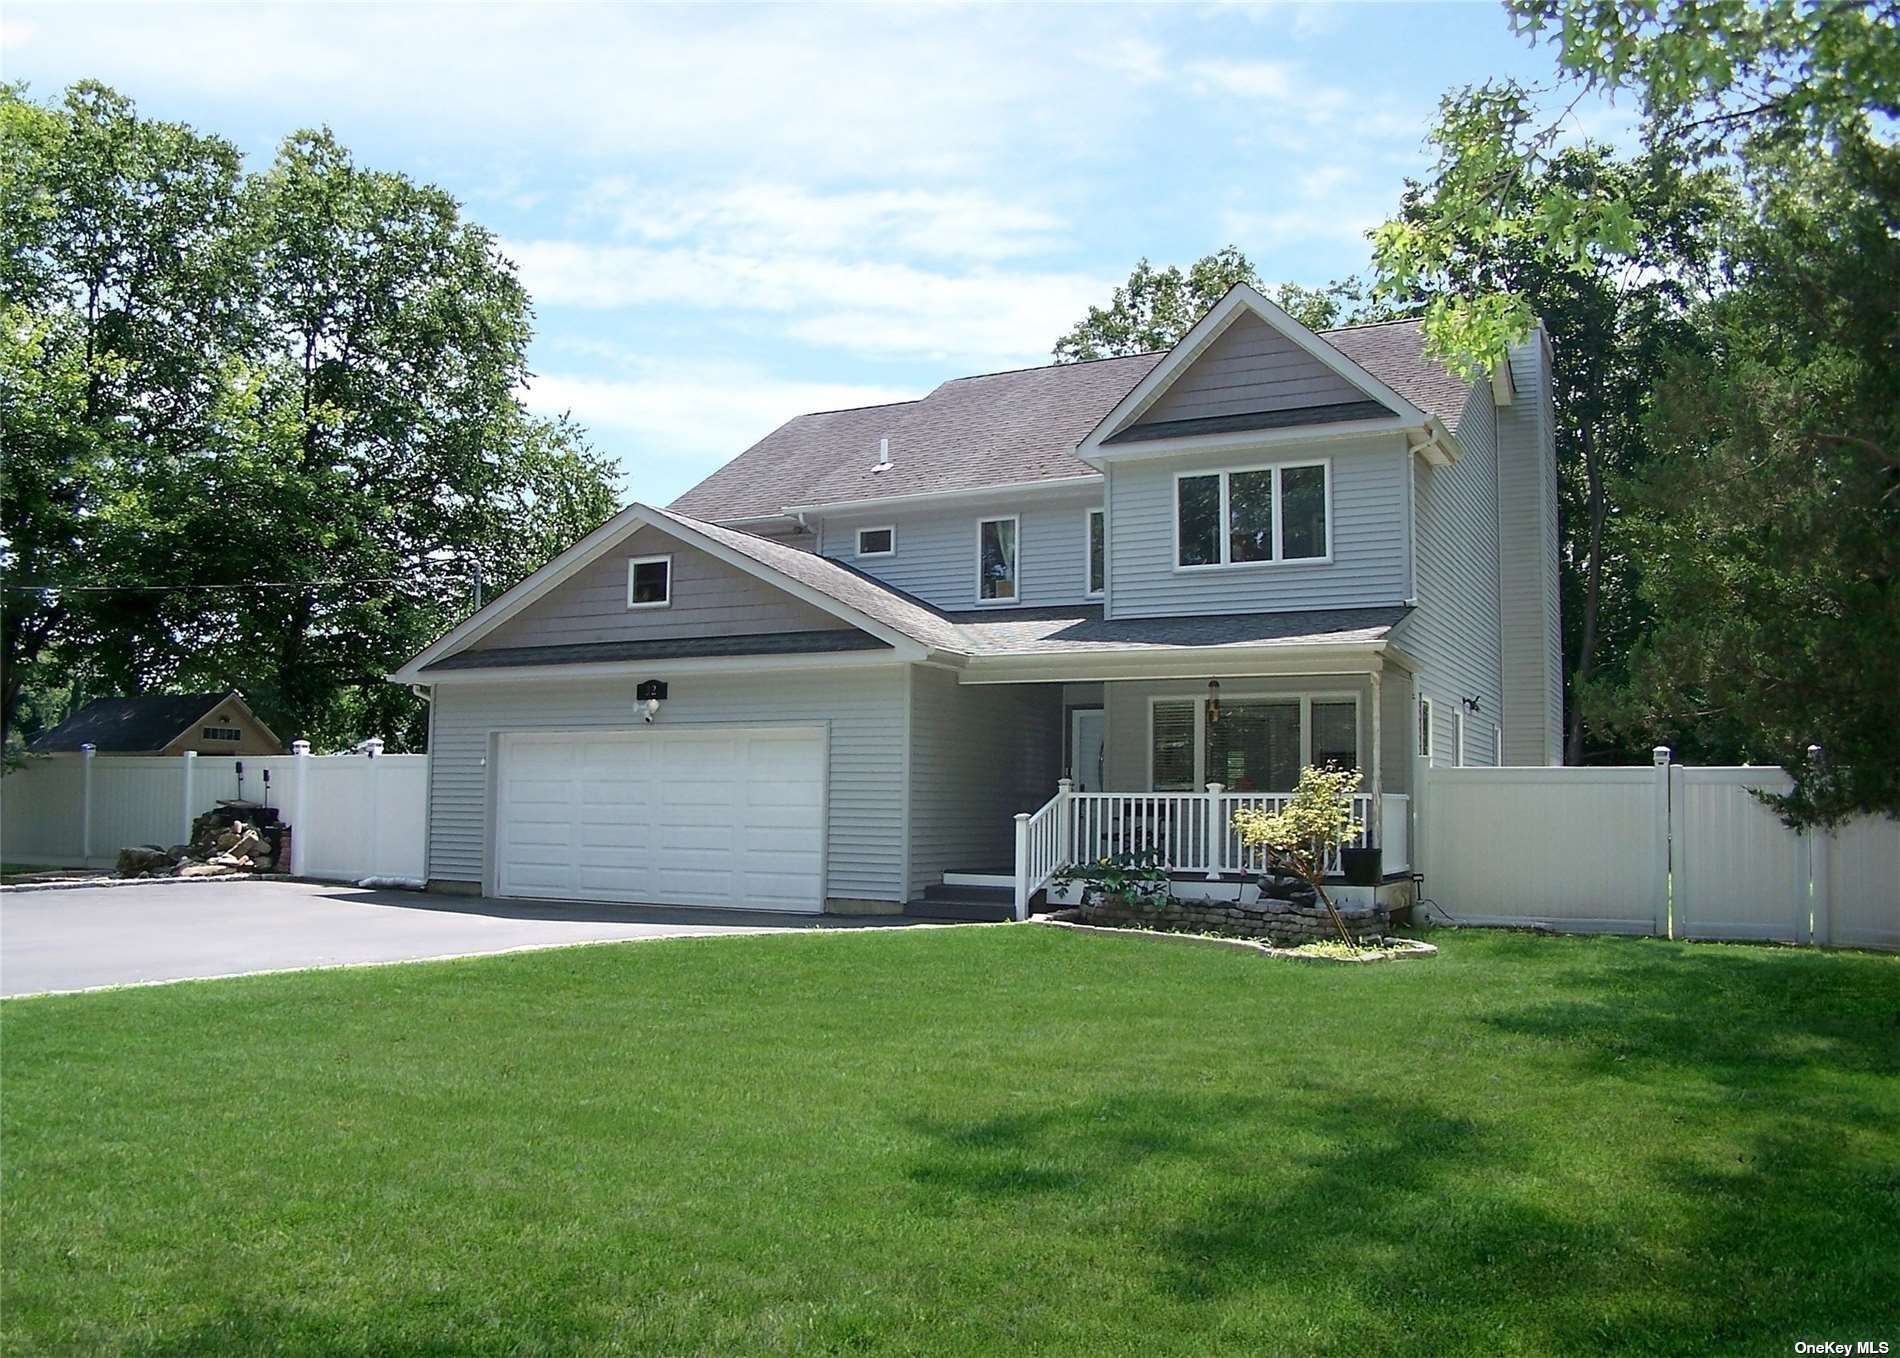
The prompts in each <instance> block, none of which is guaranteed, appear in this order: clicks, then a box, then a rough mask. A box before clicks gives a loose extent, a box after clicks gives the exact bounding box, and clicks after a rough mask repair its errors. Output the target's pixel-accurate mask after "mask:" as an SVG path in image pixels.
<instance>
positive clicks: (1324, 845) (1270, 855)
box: [1234, 765, 1365, 951]
mask: <svg viewBox="0 0 1900 1358" xmlns="http://www.w3.org/2000/svg"><path fill="white" fill-rule="evenodd" d="M1359 782H1360V776H1359V770H1357V769H1318V768H1313V767H1312V766H1310V765H1309V766H1308V767H1306V768H1303V769H1301V770H1300V781H1299V783H1298V785H1296V786H1295V787H1294V789H1293V795H1292V796H1291V797H1288V798H1287V800H1286V805H1284V806H1282V807H1281V808H1280V809H1279V810H1277V811H1260V810H1241V811H1236V812H1235V813H1234V829H1235V830H1237V831H1239V832H1240V838H1241V842H1242V843H1244V844H1246V845H1248V846H1249V847H1250V848H1256V849H1261V850H1264V851H1265V853H1266V856H1267V866H1268V867H1269V869H1271V870H1273V871H1277V872H1281V873H1289V874H1291V875H1292V876H1294V877H1298V878H1299V879H1300V880H1301V881H1303V882H1305V883H1306V884H1307V886H1309V887H1311V888H1312V890H1313V894H1314V895H1315V896H1316V897H1318V898H1319V902H1320V904H1321V905H1324V906H1325V907H1326V915H1327V918H1329V919H1331V920H1332V922H1333V927H1334V928H1335V929H1337V930H1339V937H1340V939H1341V941H1342V942H1344V943H1345V945H1346V948H1347V950H1348V951H1352V950H1354V949H1355V947H1356V945H1355V944H1354V943H1353V939H1352V931H1351V930H1350V929H1348V928H1347V927H1346V921H1345V920H1343V919H1341V918H1340V917H1339V909H1338V907H1337V906H1335V905H1334V904H1333V898H1332V897H1331V896H1328V895H1327V894H1326V860H1327V859H1328V858H1329V857H1331V856H1333V855H1335V854H1337V853H1338V852H1339V849H1340V847H1341V846H1342V845H1345V844H1347V843H1350V842H1351V841H1352V840H1353V839H1354V838H1355V837H1356V836H1358V834H1359V833H1360V832H1361V831H1362V830H1364V829H1365V827H1364V826H1363V825H1361V824H1360V823H1359V822H1358V821H1356V820H1354V819H1353V814H1352V794H1353V793H1354V792H1356V791H1358V789H1359Z"/></svg>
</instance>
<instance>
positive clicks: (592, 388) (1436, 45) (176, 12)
mask: <svg viewBox="0 0 1900 1358" xmlns="http://www.w3.org/2000/svg"><path fill="white" fill-rule="evenodd" d="M1551 66H1552V59H1551V57H1550V55H1549V53H1548V50H1547V49H1533V48H1531V47H1529V46H1528V45H1527V44H1525V43H1524V42H1522V41H1521V40H1519V39H1517V38H1515V37H1513V36H1512V35H1511V33H1510V31H1509V27H1508V25H1507V22H1506V18H1505V15H1504V13H1503V11H1502V9H1501V8H1500V7H1499V6H1497V5H1495V4H1491V3H1477V2H1474V3H1446V4H1371V3H1360V4H1351V3H1332V4H1293V3H1285V4H1279V3H1276V4H1263V5H1257V6H1242V5H1214V6H1204V7H1202V6H1196V7H1189V6H1178V7H1168V8H1165V9H1147V8H1141V7H1137V6H1132V5H1117V6H1102V7H1085V6H1049V7H1009V8H1003V7H987V6H976V5H935V6H928V7H922V8H903V7H896V6H853V7H839V8H794V7H789V6H778V7H768V8H745V7H736V6H735V7H719V6H712V5H698V6H690V7H679V8H648V7H633V6H608V5H591V6H578V7H565V6H521V7H514V6H492V5H491V6H480V7H476V6H468V7H461V6H450V5H435V6H418V7H400V8H398V7H383V6H368V5H316V4H311V5H299V6H291V7H282V8H278V7H266V6H255V5H232V6H220V7H204V8H197V7H185V6H163V5H144V6H136V7H129V8H100V7H93V6H77V5H75V6H38V5H32V4H19V3H9V4H8V5H7V6H6V9H5V12H4V15H0V72H3V73H4V76H5V78H6V79H9V80H25V81H27V82H29V85H30V86H31V88H32V90H33V92H34V93H35V94H36V95H38V96H40V97H46V96H49V95H51V94H53V93H54V92H55V91H56V90H58V89H59V88H60V87H61V86H63V85H65V84H67V83H68V82H70V81H72V80H75V79H79V78H82V77H95V78H98V79H102V80H105V81H106V82H108V83H110V84H112V85H113V86H115V87H117V88H118V89H119V90H121V91H122V92H123V93H125V94H127V95H129V96H131V97H132V98H133V99H135V100H136V101H137V102H138V104H139V106H140V108H141V110H142V111H143V112H145V113H146V114H148V115H151V116H158V117H166V118H180V119H184V120H186V121H189V122H192V123H194V124H196V125H198V126H199V127H201V128H203V129H205V130H208V131H215V132H218V133H221V134H223V135H225V136H227V137H230V138H231V139H232V140H234V141H235V142H237V144H238V145H239V146H240V147H241V148H243V150H244V151H245V152H246V153H247V154H248V155H250V156H251V157H252V158H253V160H254V161H255V162H257V163H261V162H263V161H264V160H266V159H267V158H268V157H269V155H270V153H271V150H272V148H273V147H274V146H275V144H276V142H277V141H278V140H279V139H280V138H281V137H283V136H284V135H285V134H287V133H289V132H291V131H294V130H296V129H298V128H300V127H307V126H314V125H317V124H328V125H329V126H330V127H331V128H333V129H334V130H335V131H336V132H337V134H338V135H339V136H340V137H341V138H342V139H343V140H344V142H345V143H346V144H348V145H349V146H350V147H351V148H352V150H353V151H354V152H355V153H356V154H357V156H358V157H359V159H360V160H361V161H363V162H364V163H366V164H372V165H375V166H378V167H380V168H385V169H395V170H401V171H403V172H405V173H407V174H409V175H411V176H413V177H416V178H418V179H422V180H427V181H430V182H433V183H435V184H438V185H441V186H442V187H444V188H446V189H448V190H449V191H450V192H452V193H454V194H455V195H456V196H457V197H458V198H459V199H460V200H461V201H462V202H463V203H464V204H465V205H466V206H467V210H468V212H469V214H470V215H471V216H473V217H474V218H475V219H477V220H479V221H481V222H483V223H485V224H486V225H488V226H489V227H491V228H492V229H494V230H495V231H496V232H497V233H499V235H500V236H501V237H502V239H503V241H504V243H505V249H506V250H507V253H508V254H509V255H510V256H511V257H512V258H514V259H515V260H516V261H517V263H518V264H519V266H520V268H521V272H522V275H523V278H524V280H525V281H526V283H527V285H528V287H529V289H530V291H531V292H532V293H533V295H534V298H535V304H536V311H537V315H538V334H537V337H536V340H535V343H534V347H533V351H532V361H533V366H534V370H535V372H536V374H537V376H536V379H535V381H534V383H533V385H532V387H531V388H530V389H529V390H528V391H527V392H526V393H525V396H526V399H527V400H528V402H529V404H530V405H531V406H533V407H535V408H537V409H542V410H549V411H554V410H564V409H565V410H571V411H572V412H573V414H574V415H575V416H576V418H578V419H579V420H580V421H581V422H582V423H583V424H585V425H586V426H587V428H588V429H589V431H590V433H591V434H592V436H593V438H594V441H595V442H596V444H597V445H598V446H599V447H600V448H601V449H603V450H604V451H606V452H607V453H609V454H611V455H612V456H613V457H615V458H616V459H618V461H619V463H620V465H621V468H622V471H623V476H624V489H625V491H626V493H627V494H628V496H629V497H631V498H636V499H641V500H646V501H650V502H655V503H665V502H666V501H667V500H668V499H670V498H672V497H673V496H674V495H676V494H678V493H679V492H680V491H681V490H683V489H685V488H686V487H687V486H688V485H690V484H692V483H693V482H694V481H695V480H697V479H698V478H699V477H701V476H703V475H704V474H706V473H707V472H708V471H710V470H711V469H712V468H714V467H716V466H717V465H719V463H721V462H723V461H725V460H726V459H727V458H728V457H731V456H732V455H734V454H736V453H738V452H740V451H741V450H743V449H744V448H745V447H746V445H748V444H749V443H751V442H752V441H753V440H755V439H757V438H758V437H760V436H761V435H763V434H765V433H766V432H768V431H769V430H771V429H772V428H773V427H775V426H776V425H777V424H779V423H780V422H781V421H783V420H785V419H787V418H789V417H790V416H792V415H794V414H797V413H799V412H801V411H805V410H819V409H831V408H836V407H839V406H848V405H862V404H867V403H870V402H875V401H884V400H897V399H902V398H904V397H907V396H913V395H918V394H921V393H923V392H925V391H927V390H929V389H930V388H931V387H932V386H934V385H935V384H936V383H937V382H939V381H942V380H943V379H945V378H948V377H956V376H961V375H964V374H967V373H973V372H985V371H991V370H995V369H999V368H1010V367H1020V366H1024V365H1028V364H1035V363H1041V362H1045V361H1047V357H1048V353H1049V348H1050V345H1051V344H1052V343H1053V342H1054V341H1055V339H1056V337H1057V336H1058V335H1059V334H1060V333H1061V332H1062V331H1063V330H1065V329H1066V328H1067V327H1068V325H1069V324H1071V323H1072V322H1073V321H1074V320H1075V319H1076V318H1077V317H1078V316H1079V315H1080V314H1081V313H1082V311H1083V310H1084V309H1085V307H1086V306H1087V305H1088V304H1089V303H1090V302H1094V301H1101V300H1106V298H1107V295H1108V293H1109V290H1110V289H1111V288H1112V287H1113V285H1114V283H1115V282H1116V281H1117V280H1118V279H1121V278H1123V277H1125V276H1126V274H1127V272H1128V269H1129V268H1130V267H1131V266H1132V265H1133V263H1134V261H1135V260H1136V259H1137V258H1139V257H1140V256H1142V255H1146V256H1148V257H1149V258H1150V259H1153V260H1155V261H1156V262H1158V263H1162V262H1165V263H1176V262H1186V261H1189V260H1192V259H1194V258H1196V257H1197V256H1199V255H1201V254H1204V253H1206V252H1207V251H1209V250H1212V249H1216V248H1218V247H1220V246H1222V245H1225V244H1228V243H1233V244H1237V245H1239V246H1240V247H1241V248H1242V249H1244V250H1246V251H1247V252H1248V254H1250V255H1251V256H1252V257H1253V259H1254V260H1255V261H1256V263H1257V264H1258V265H1259V266H1260V268H1261V270H1262V272H1263V274H1264V275H1266V276H1267V277H1269V278H1272V279H1285V280H1291V281H1295V282H1303V283H1321V282H1325V281H1327V280H1328V279H1331V278H1335V277H1340V276H1343V275H1345V274H1349V273H1353V272H1361V271H1363V270H1364V269H1365V267H1366V246H1365V242H1364V240H1363V233H1364V232H1365V230H1366V229H1367V228H1368V227H1370V226H1372V225H1374V224H1376V223H1377V222H1378V221H1379V220H1381V219H1382V218H1383V217H1384V216H1386V215H1387V214H1388V213H1389V212H1390V210H1391V209H1392V207H1393V206H1394V205H1395V203H1396V201H1397V198H1398V194H1399V192H1400V188H1401V185H1402V181H1403V179H1404V177H1405V176H1406V175H1407V174H1416V173H1418V172H1420V171H1421V170H1422V169H1423V168H1424V165H1425V163H1426V157H1425V152H1424V150H1423V147H1422V138H1423V135H1424V133H1425V130H1426V128H1427V127H1428V126H1429V123H1430V121H1431V117H1432V113H1433V110H1434V108H1435V106H1436V102H1437V100H1438V97H1439V95H1440V94H1441V93H1442V92H1443V91H1444V90H1445V89H1447V88H1449V87H1452V86H1456V85H1461V84H1465V83H1469V82H1476V81H1481V80H1484V79H1487V78H1490V77H1494V76H1504V75H1516V76H1518V77H1520V78H1523V79H1526V80H1529V81H1543V80H1547V79H1548V77H1549V75H1550V72H1551ZM1583 118H1584V121H1583V122H1582V123H1581V124H1580V130H1582V131H1588V132H1595V133H1599V134H1609V133H1614V132H1615V131H1616V130H1617V128H1618V126H1619V125H1620V121H1621V120H1620V118H1619V117H1618V114H1617V112H1616V111H1615V110H1611V109H1607V108H1587V109H1586V110H1585V111H1584V114H1583Z"/></svg>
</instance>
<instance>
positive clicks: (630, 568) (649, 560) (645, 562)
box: [627, 552, 673, 608]
mask: <svg viewBox="0 0 1900 1358" xmlns="http://www.w3.org/2000/svg"><path fill="white" fill-rule="evenodd" d="M656 561H657V562H663V563H664V564H665V566H666V597H665V598H664V599H650V600H648V601H647V602H645V603H638V604H637V603H635V602H634V601H633V572H634V568H635V567H638V566H651V565H653V564H654V563H655V562H656ZM672 606H673V555H672V553H671V552H668V553H667V554H665V555H664V556H630V557H628V558H627V607H628V608H671V607H672Z"/></svg>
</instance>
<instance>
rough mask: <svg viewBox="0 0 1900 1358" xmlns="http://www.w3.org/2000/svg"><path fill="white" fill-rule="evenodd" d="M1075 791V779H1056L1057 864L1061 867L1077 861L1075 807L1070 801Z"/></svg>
mask: <svg viewBox="0 0 1900 1358" xmlns="http://www.w3.org/2000/svg"><path fill="white" fill-rule="evenodd" d="M1074 792H1075V780H1074V779H1072V778H1058V779H1056V866H1057V867H1059V868H1064V867H1067V866H1068V865H1069V864H1071V863H1073V862H1074V861H1075V807H1074V805H1073V804H1072V803H1071V802H1070V801H1069V798H1070V797H1071V796H1072V795H1073V794H1074Z"/></svg>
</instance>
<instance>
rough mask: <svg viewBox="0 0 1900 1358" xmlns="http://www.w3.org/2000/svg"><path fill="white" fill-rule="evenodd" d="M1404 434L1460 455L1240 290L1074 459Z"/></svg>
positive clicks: (1364, 375) (1378, 387) (1369, 377)
mask: <svg viewBox="0 0 1900 1358" xmlns="http://www.w3.org/2000/svg"><path fill="white" fill-rule="evenodd" d="M1401 431H1402V432H1405V433H1406V434H1407V435H1408V437H1409V438H1410V439H1411V441H1412V443H1413V446H1414V447H1416V448H1418V449H1419V451H1421V452H1422V453H1423V454H1424V455H1425V456H1426V457H1427V458H1428V460H1432V461H1442V462H1449V461H1451V460H1453V458H1454V457H1455V445H1454V444H1453V443H1452V441H1451V439H1450V438H1449V436H1448V435H1447V434H1446V433H1445V430H1444V428H1443V426H1442V424H1438V422H1436V421H1434V420H1433V419H1432V417H1430V416H1428V415H1427V414H1426V413H1425V412H1424V411H1422V410H1420V409H1419V408H1418V407H1417V406H1416V405H1414V404H1413V403H1412V402H1411V401H1409V400H1407V399H1406V398H1405V397H1404V396H1402V395H1400V394H1399V393H1398V392H1397V391H1395V390H1393V389H1392V387H1390V386H1389V385H1387V384H1386V383H1385V382H1383V381H1381V380H1380V379H1379V378H1377V377H1375V376H1374V375H1373V374H1372V373H1371V372H1369V371H1367V370H1366V369H1365V368H1364V367H1362V366H1360V365H1359V364H1358V363H1356V362H1354V361H1353V360H1352V359H1351V358H1349V357H1347V356H1346V355H1345V354H1344V353H1342V352H1340V350H1339V349H1338V348H1336V347H1334V346H1333V345H1331V344H1329V343H1327V341H1326V340H1325V339H1324V338H1322V337H1321V336H1320V335H1318V334H1316V333H1314V332H1313V331H1312V330H1309V329H1308V328H1307V327H1306V326H1304V325H1301V324H1300V323H1299V322H1298V321H1296V320H1294V319H1293V317H1292V316H1290V315H1288V314H1287V313H1286V311H1285V310H1283V309H1282V308H1280V307H1279V306H1276V305H1275V304H1274V303H1273V302H1271V301H1270V300H1268V299H1267V298H1266V297H1265V296H1263V295H1262V294H1261V293H1260V292H1259V291H1258V290H1257V289H1255V288H1252V287H1249V286H1247V285H1246V284H1244V283H1243V284H1237V285H1235V286H1234V287H1233V288H1231V289H1229V291H1228V292H1227V294H1226V295H1225V296H1224V297H1222V298H1221V300H1220V301H1219V302H1217V303H1215V305H1214V306H1213V308H1212V309H1211V310H1209V311H1208V313H1207V315H1205V316H1203V317H1202V318H1201V319H1200V321H1199V322H1197V323H1196V324H1195V326H1194V328H1193V329H1191V330H1190V331H1188V333H1187V334H1186V335H1184V336H1183V337H1182V338H1181V340H1180V342H1179V343H1178V344H1176V345H1175V346H1174V348H1173V349H1171V350H1170V351H1169V352H1168V354H1167V356H1166V357H1164V358H1163V359H1162V360H1161V362H1160V363H1158V364H1157V365H1156V366H1155V367H1154V368H1153V369H1152V370H1151V371H1150V372H1149V373H1148V374H1147V376H1146V377H1144V378H1143V379H1142V380H1141V381H1140V382H1139V383H1137V384H1136V385H1135V387H1134V388H1133V389H1132V390H1131V391H1129V392H1128V394H1127V395H1126V396H1124V397H1123V398H1122V400H1121V401H1120V402H1118V403H1117V404H1116V406H1115V407H1114V408H1113V409H1112V410H1110V411H1109V412H1108V414H1107V415H1106V416H1104V417H1103V419H1102V420H1101V422H1100V423H1099V424H1097V425H1096V427H1095V428H1094V429H1093V430H1092V431H1091V432H1090V433H1089V435H1088V437H1087V438H1085V439H1083V441H1082V442H1081V444H1080V445H1079V446H1078V447H1077V449H1076V454H1077V456H1078V457H1080V458H1081V459H1082V460H1083V461H1084V462H1086V463H1088V464H1090V465H1091V466H1095V467H1097V468H1100V467H1102V466H1103V465H1104V464H1106V463H1108V462H1112V461H1115V460H1118V459H1122V458H1127V457H1136V456H1139V457H1152V456H1156V455H1161V454H1166V453H1170V452H1175V451H1184V452H1185V451H1195V452H1199V451H1215V450H1218V449H1221V448H1224V447H1228V446H1239V445H1248V446H1255V445H1259V444H1262V443H1277V442H1291V441H1295V440H1310V439H1315V438H1331V437H1340V436H1351V435H1360V434H1367V433H1382V432H1401Z"/></svg>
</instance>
